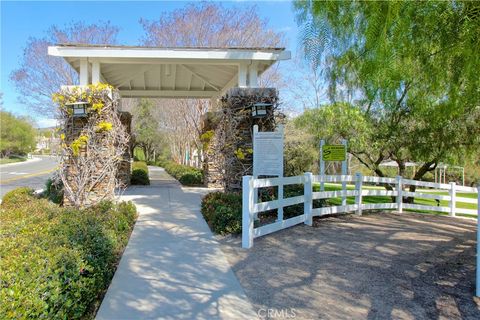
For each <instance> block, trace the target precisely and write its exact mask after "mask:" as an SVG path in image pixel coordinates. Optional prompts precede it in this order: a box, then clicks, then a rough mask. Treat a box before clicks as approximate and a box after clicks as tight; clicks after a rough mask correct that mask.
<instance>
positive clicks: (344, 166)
mask: <svg viewBox="0 0 480 320" xmlns="http://www.w3.org/2000/svg"><path fill="white" fill-rule="evenodd" d="M342 144H343V145H344V146H345V160H343V161H342V175H344V176H346V175H347V174H348V172H347V171H348V167H347V140H345V139H342ZM342 180H343V179H342ZM342 191H343V195H342V206H346V205H347V196H346V195H345V193H346V192H347V181H342Z"/></svg>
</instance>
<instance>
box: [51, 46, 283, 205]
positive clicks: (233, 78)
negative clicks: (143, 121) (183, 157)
mask: <svg viewBox="0 0 480 320" xmlns="http://www.w3.org/2000/svg"><path fill="white" fill-rule="evenodd" d="M48 54H49V55H51V56H56V57H62V58H64V59H65V60H66V61H67V62H68V63H69V64H70V65H71V66H72V68H73V69H75V70H76V71H77V72H78V74H79V88H80V89H82V88H87V87H88V86H89V85H95V84H98V83H106V84H109V85H111V86H113V88H114V90H115V91H118V93H119V95H120V98H199V99H210V100H211V101H212V102H213V103H216V102H217V101H220V102H221V105H222V109H223V111H224V112H223V115H224V117H223V118H221V121H220V122H221V123H220V124H219V125H217V129H214V131H215V130H217V131H220V130H223V135H221V134H218V135H217V132H215V134H214V137H213V138H214V139H213V141H212V143H211V145H212V146H214V147H215V148H213V147H212V149H213V150H211V151H212V152H210V154H213V155H218V154H221V155H222V157H220V158H217V157H216V156H213V155H212V156H211V158H212V159H210V161H207V162H206V163H207V168H206V169H207V170H206V171H207V182H210V181H212V182H215V183H218V182H219V181H220V184H223V185H222V186H223V187H224V188H225V189H228V190H231V189H232V188H236V187H237V186H241V177H242V176H243V175H245V174H250V172H249V171H248V170H251V164H250V163H249V162H250V161H251V154H250V155H248V154H247V155H246V157H244V158H242V159H237V158H235V157H230V158H228V159H227V157H225V154H229V153H232V154H233V153H235V152H237V151H238V150H249V148H251V142H252V137H251V128H252V127H253V124H260V127H261V128H262V127H263V128H267V126H266V124H268V126H272V124H274V115H273V113H272V112H271V113H270V114H269V118H270V120H271V121H261V122H258V121H257V120H254V119H251V118H252V117H251V112H249V111H248V110H249V108H250V107H251V106H250V104H252V103H255V102H259V103H269V104H276V103H277V100H278V96H277V91H276V89H274V88H259V76H261V75H262V74H263V73H264V72H265V71H266V70H267V69H268V68H269V67H270V66H272V65H273V64H274V63H275V62H277V61H281V60H287V59H290V57H291V54H290V52H289V51H286V50H285V49H284V48H212V47H209V48H203V47H183V48H159V47H134V46H106V45H84V44H60V45H56V46H51V47H49V48H48ZM74 87H75V88H78V86H74ZM70 89H72V90H73V88H70V87H69V86H64V87H62V90H66V91H68V90H70ZM75 90H77V89H75ZM226 110H228V112H226ZM228 117H230V118H234V119H235V123H237V124H238V125H237V126H235V127H233V128H225V126H224V125H223V123H222V122H227V121H224V120H225V119H227V118H228ZM262 125H263V126H262ZM77 131H78V130H77ZM225 132H228V134H227V135H229V136H239V137H240V139H238V141H239V142H238V141H236V143H237V144H239V145H238V146H235V147H234V148H231V149H229V150H223V149H222V150H221V152H219V151H218V148H219V147H220V148H221V147H222V144H225V141H224V140H225V138H224V137H225ZM222 137H223V140H222ZM74 139H78V137H77V136H71V137H67V140H68V141H72V140H74ZM222 141H223V142H222ZM228 142H230V141H228ZM229 145H231V143H229ZM232 158H233V159H234V161H236V162H239V163H238V164H235V163H233V164H232V163H231V159H232ZM237 160H238V161H237ZM228 161H230V162H228ZM218 163H221V165H217V164H218ZM65 167H69V165H68V164H67V165H66V166H65ZM122 170H125V171H127V172H129V171H130V168H129V167H128V168H126V169H122ZM209 173H211V174H210V177H208V175H209ZM75 174H77V173H75V172H74V171H73V172H72V173H68V175H69V176H72V175H75ZM218 174H220V175H221V176H222V175H223V177H220V178H218ZM214 176H215V177H214ZM212 177H214V178H212ZM232 177H233V178H232ZM212 185H213V183H212ZM99 186H100V188H101V184H99ZM93 191H95V190H93ZM91 193H92V194H94V193H95V192H91ZM108 193H109V194H111V193H113V192H111V191H108ZM112 196H113V195H112Z"/></svg>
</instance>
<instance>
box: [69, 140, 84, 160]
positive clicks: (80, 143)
mask: <svg viewBox="0 0 480 320" xmlns="http://www.w3.org/2000/svg"><path fill="white" fill-rule="evenodd" d="M87 142H88V137H87V136H80V137H78V138H77V139H76V140H75V141H73V142H72V144H71V145H70V147H71V148H72V151H73V155H74V156H78V154H79V153H80V148H82V147H84V146H86V145H87Z"/></svg>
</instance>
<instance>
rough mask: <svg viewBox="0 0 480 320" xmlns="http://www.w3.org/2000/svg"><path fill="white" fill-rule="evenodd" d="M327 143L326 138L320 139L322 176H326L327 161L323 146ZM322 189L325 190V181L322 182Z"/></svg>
mask: <svg viewBox="0 0 480 320" xmlns="http://www.w3.org/2000/svg"><path fill="white" fill-rule="evenodd" d="M324 145H325V140H323V139H322V140H320V177H324V176H325V161H323V146H324ZM320 191H325V182H323V180H322V182H320Z"/></svg>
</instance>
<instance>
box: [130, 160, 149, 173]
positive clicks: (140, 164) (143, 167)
mask: <svg viewBox="0 0 480 320" xmlns="http://www.w3.org/2000/svg"><path fill="white" fill-rule="evenodd" d="M135 169H140V170H144V171H146V172H148V166H147V164H146V163H145V161H134V162H133V163H132V170H135Z"/></svg>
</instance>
